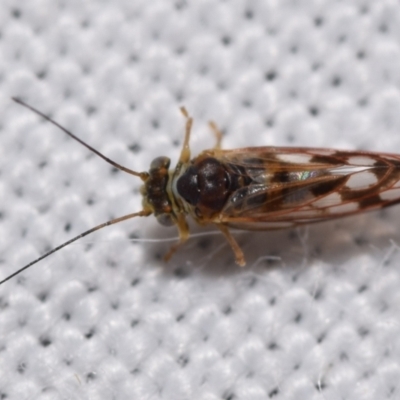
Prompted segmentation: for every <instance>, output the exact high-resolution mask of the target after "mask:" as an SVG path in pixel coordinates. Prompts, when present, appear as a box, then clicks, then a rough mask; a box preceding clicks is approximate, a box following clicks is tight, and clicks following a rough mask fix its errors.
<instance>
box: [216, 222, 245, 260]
mask: <svg viewBox="0 0 400 400" xmlns="http://www.w3.org/2000/svg"><path fill="white" fill-rule="evenodd" d="M215 226H216V227H217V228H218V229H219V230H220V231H221V232H222V234H223V235H224V236H225V238H226V240H227V241H228V242H229V244H230V245H231V248H232V250H233V253H234V254H235V261H236V264H238V265H240V266H241V267H244V266H245V265H246V261H245V259H244V254H243V251H242V249H241V248H240V246H239V245H238V243H237V241H236V240H235V238H234V237H233V236H232V234H231V233H230V232H229V229H228V227H227V226H225V225H222V224H215Z"/></svg>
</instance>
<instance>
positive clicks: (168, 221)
mask: <svg viewBox="0 0 400 400" xmlns="http://www.w3.org/2000/svg"><path fill="white" fill-rule="evenodd" d="M156 218H157V221H158V223H159V224H161V225H164V226H172V225H174V224H175V222H174V220H173V219H172V216H171V214H160V215H157V217H156Z"/></svg>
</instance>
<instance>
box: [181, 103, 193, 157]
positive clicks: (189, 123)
mask: <svg viewBox="0 0 400 400" xmlns="http://www.w3.org/2000/svg"><path fill="white" fill-rule="evenodd" d="M181 113H182V114H183V116H184V117H185V118H186V128H185V139H184V140H183V146H182V151H181V155H180V157H179V161H178V165H180V164H187V163H188V162H189V161H190V147H189V139H190V131H191V130H192V125H193V118H192V117H191V116H190V115H189V113H188V112H187V110H186V108H185V107H181Z"/></svg>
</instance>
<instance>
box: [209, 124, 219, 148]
mask: <svg viewBox="0 0 400 400" xmlns="http://www.w3.org/2000/svg"><path fill="white" fill-rule="evenodd" d="M208 126H209V127H210V128H211V130H212V131H213V133H214V135H215V138H216V140H217V141H216V143H215V146H214V150H221V143H222V136H223V135H222V132H221V130H220V129H219V128H218V126H217V124H216V123H215V122H214V121H210V122H209V123H208Z"/></svg>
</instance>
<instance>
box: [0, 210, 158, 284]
mask: <svg viewBox="0 0 400 400" xmlns="http://www.w3.org/2000/svg"><path fill="white" fill-rule="evenodd" d="M150 214H151V211H147V210H142V211H139V212H137V213H133V214H127V215H124V216H123V217H119V218H115V219H111V220H110V221H107V222H104V223H102V224H100V225H97V226H95V227H94V228H91V229H89V230H87V231H85V232H83V233H81V234H80V235H78V236H75V237H74V238H72V239H70V240H67V241H66V242H64V243H63V244H60V245H59V246H57V247H54V249H52V250H50V251H48V252H47V253H45V254H43V255H42V256H40V257H39V258H37V259H36V260H33V261H31V262H30V263H29V264H26V265H25V266H24V267H22V268H20V269H19V270H17V271H16V272H14V273H12V274H11V275H9V276H7V278H5V279H3V280H2V281H0V285H2V284H3V283H5V282H7V281H8V280H10V279H11V278H14V276H16V275H19V274H20V273H21V272H23V271H25V270H26V269H28V268H29V267H31V266H32V265H34V264H36V263H38V262H39V261H41V260H43V259H45V258H46V257H48V256H49V255H51V254H53V253H55V252H56V251H58V250H61V249H62V248H63V247H65V246H68V245H69V244H71V243H73V242H75V241H76V240H78V239H80V238H83V237H84V236H87V235H89V234H91V233H93V232H95V231H98V230H99V229H102V228H105V227H106V226H110V225H114V224H117V223H118V222H122V221H126V220H127V219H131V218H135V217H147V216H149V215H150Z"/></svg>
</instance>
